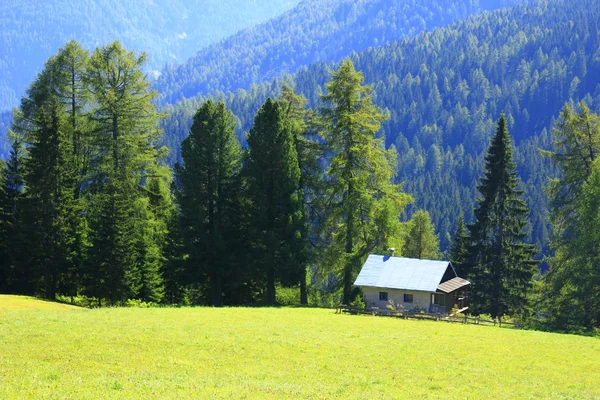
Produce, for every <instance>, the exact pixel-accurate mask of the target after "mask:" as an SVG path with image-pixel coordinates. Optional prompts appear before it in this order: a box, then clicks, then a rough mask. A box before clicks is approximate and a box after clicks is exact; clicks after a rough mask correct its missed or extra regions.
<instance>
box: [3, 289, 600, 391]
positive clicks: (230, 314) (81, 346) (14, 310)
mask: <svg viewBox="0 0 600 400" xmlns="http://www.w3.org/2000/svg"><path fill="white" fill-rule="evenodd" d="M29 398H31V399H155V398H156V399H166V398H170V399H188V398H189V399H204V398H208V399H210V398H236V399H237V398H247V399H257V398H272V399H279V398H293V399H302V398H315V399H328V398H344V399H346V398H357V399H380V398H381V399H382V398H394V399H399V398H402V399H404V398H405V399H429V398H432V399H435V398H445V399H459V398H460V399H480V398H481V399H491V398H497V399H505V398H519V399H530V398H535V399H551V398H568V399H594V398H598V399H600V339H598V338H593V337H582V336H574V335H563V334H552V333H543V332H535V331H518V330H512V329H505V328H497V327H484V326H474V325H462V324H449V323H445V322H430V321H414V320H400V319H392V318H384V317H372V316H350V315H339V314H335V312H334V311H333V310H323V309H306V308H223V309H213V308H149V309H135V308H106V309H94V310H89V309H78V308H75V307H69V306H66V305H63V304H57V303H49V302H44V301H39V300H35V299H31V298H22V297H14V296H0V399H29Z"/></svg>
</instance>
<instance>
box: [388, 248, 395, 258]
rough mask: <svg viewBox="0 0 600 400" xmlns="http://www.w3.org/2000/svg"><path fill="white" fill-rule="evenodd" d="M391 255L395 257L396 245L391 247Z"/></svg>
mask: <svg viewBox="0 0 600 400" xmlns="http://www.w3.org/2000/svg"><path fill="white" fill-rule="evenodd" d="M389 250H390V257H394V252H395V251H396V249H395V248H394V247H390V249H389Z"/></svg>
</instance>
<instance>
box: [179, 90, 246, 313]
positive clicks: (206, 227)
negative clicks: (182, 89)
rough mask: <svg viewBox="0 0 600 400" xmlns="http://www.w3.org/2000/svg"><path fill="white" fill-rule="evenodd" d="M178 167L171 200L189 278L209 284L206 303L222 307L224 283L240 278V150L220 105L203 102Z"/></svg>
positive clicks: (230, 118) (231, 118)
mask: <svg viewBox="0 0 600 400" xmlns="http://www.w3.org/2000/svg"><path fill="white" fill-rule="evenodd" d="M181 155H182V158H183V164H182V165H179V164H178V165H176V166H175V175H176V182H177V188H176V196H177V202H178V204H179V210H180V213H181V226H182V229H183V231H182V234H183V243H184V245H185V247H184V248H185V253H186V254H188V255H189V257H188V258H187V260H186V261H185V269H186V270H187V271H188V276H190V277H191V278H192V279H193V282H195V283H202V282H205V281H206V282H208V285H209V295H208V296H207V297H208V298H209V299H210V304H212V305H213V306H222V305H223V293H224V288H225V285H226V284H227V282H228V281H230V280H233V279H234V278H235V277H234V275H235V274H236V273H239V268H238V266H239V261H238V260H236V253H237V252H239V250H238V247H239V246H238V240H239V239H240V238H239V223H238V218H239V214H240V212H241V211H240V202H239V196H240V191H241V184H240V169H241V164H242V150H241V146H240V144H239V142H238V140H237V137H236V134H235V117H234V116H233V114H232V113H231V112H230V111H229V110H227V109H226V108H225V104H224V103H223V102H219V103H218V104H215V103H214V102H213V101H212V100H208V101H207V102H205V103H204V104H203V105H202V106H201V107H200V108H199V109H198V111H197V112H196V114H195V115H194V123H193V125H192V128H191V130H190V134H189V136H188V137H187V138H186V139H185V140H184V141H183V143H182V144H181Z"/></svg>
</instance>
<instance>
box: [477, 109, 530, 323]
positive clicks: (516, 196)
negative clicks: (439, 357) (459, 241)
mask: <svg viewBox="0 0 600 400" xmlns="http://www.w3.org/2000/svg"><path fill="white" fill-rule="evenodd" d="M485 161H486V164H485V173H484V176H483V177H482V178H481V183H480V184H479V185H478V186H477V188H478V190H479V193H480V194H481V197H480V198H479V200H478V201H477V204H478V207H477V209H476V210H475V222H474V223H472V224H470V225H469V226H468V228H469V232H470V245H469V247H468V252H469V268H470V269H471V271H472V272H471V274H470V275H469V276H468V277H469V278H470V279H471V280H472V287H471V291H470V293H471V294H470V304H471V306H472V308H473V309H474V311H475V313H489V314H491V316H492V317H493V318H496V317H500V318H501V317H502V316H504V315H516V314H524V313H525V312H526V311H527V292H528V291H529V289H530V288H531V281H532V277H533V274H534V273H535V267H536V265H537V263H536V261H534V259H533V256H534V255H535V252H536V250H535V247H534V246H533V245H530V244H525V243H524V240H525V238H526V233H525V231H524V229H525V226H526V224H527V217H528V214H529V211H528V209H527V205H526V204H525V201H524V200H522V196H523V191H522V190H520V189H519V188H518V187H519V179H518V177H517V173H516V165H515V162H514V160H513V150H512V144H511V140H510V136H509V133H508V127H507V122H506V118H505V117H504V115H502V116H501V117H500V120H499V121H498V128H497V131H496V134H495V136H494V137H493V138H492V142H491V144H490V148H489V150H488V154H487V156H486V158H485Z"/></svg>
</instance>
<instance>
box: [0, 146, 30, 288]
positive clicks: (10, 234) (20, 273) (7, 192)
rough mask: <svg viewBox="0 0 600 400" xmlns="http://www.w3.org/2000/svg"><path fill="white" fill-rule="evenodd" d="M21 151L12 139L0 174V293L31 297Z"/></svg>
mask: <svg viewBox="0 0 600 400" xmlns="http://www.w3.org/2000/svg"><path fill="white" fill-rule="evenodd" d="M23 153H24V149H23V145H22V142H21V140H20V139H19V138H18V137H17V136H15V137H14V138H13V140H12V145H11V151H10V157H9V159H8V160H7V161H6V163H5V164H4V167H3V169H2V172H1V173H0V292H2V293H18V294H33V292H34V289H35V287H36V283H35V282H34V278H33V274H32V271H31V270H30V268H31V264H30V263H28V262H27V258H26V255H27V254H28V253H27V241H26V239H25V233H24V228H23V197H24V194H23V189H24V175H25V171H24V162H23V157H24V154H23Z"/></svg>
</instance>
